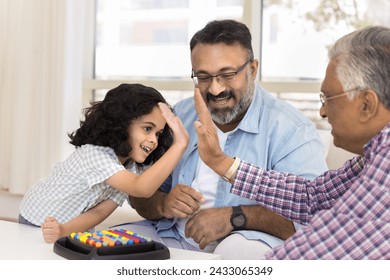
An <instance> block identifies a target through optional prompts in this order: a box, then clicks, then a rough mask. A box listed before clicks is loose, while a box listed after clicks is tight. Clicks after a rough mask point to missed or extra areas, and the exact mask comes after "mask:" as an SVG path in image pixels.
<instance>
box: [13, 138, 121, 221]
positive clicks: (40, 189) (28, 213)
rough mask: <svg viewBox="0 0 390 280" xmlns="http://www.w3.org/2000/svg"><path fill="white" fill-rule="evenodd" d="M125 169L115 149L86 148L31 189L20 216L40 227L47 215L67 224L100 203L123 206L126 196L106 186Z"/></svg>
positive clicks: (91, 146)
mask: <svg viewBox="0 0 390 280" xmlns="http://www.w3.org/2000/svg"><path fill="white" fill-rule="evenodd" d="M124 169H125V167H124V166H123V165H122V164H121V163H120V162H119V160H118V157H117V156H116V154H115V152H114V150H113V149H111V148H108V147H100V146H94V145H89V144H87V145H83V146H81V147H78V148H76V150H75V151H74V152H73V153H72V154H71V155H70V156H69V157H68V158H67V159H66V160H65V161H63V162H59V163H57V164H56V165H55V166H54V168H53V170H52V172H51V173H50V174H49V176H48V177H46V178H44V179H42V180H40V181H39V182H37V183H36V184H35V185H34V186H32V187H31V188H29V190H28V191H27V193H26V194H25V196H24V197H23V199H22V202H21V206H20V214H21V215H22V216H23V218H25V219H26V220H27V221H29V222H30V223H32V224H35V225H37V226H40V225H41V224H42V223H43V222H44V220H45V218H46V217H47V216H54V217H56V218H57V220H58V222H59V223H61V224H62V223H65V222H68V221H69V220H72V219H74V218H75V217H77V216H79V215H80V214H82V213H84V212H86V211H88V210H89V209H91V208H92V207H94V206H95V205H97V204H98V203H100V202H102V201H103V200H106V199H111V200H113V201H114V202H116V203H117V204H118V205H122V204H123V202H124V201H125V200H126V198H127V195H126V194H125V193H123V192H120V191H118V190H116V189H114V188H112V187H111V186H109V185H107V184H106V183H105V180H106V179H108V178H109V177H111V176H112V175H113V174H115V173H117V172H118V171H121V170H124Z"/></svg>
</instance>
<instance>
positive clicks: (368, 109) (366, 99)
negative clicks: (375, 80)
mask: <svg viewBox="0 0 390 280" xmlns="http://www.w3.org/2000/svg"><path fill="white" fill-rule="evenodd" d="M358 98H361V99H362V104H361V107H360V121H361V122H368V121H369V120H371V119H372V118H374V117H376V116H377V115H378V113H379V112H380V107H381V106H383V105H382V104H381V102H380V100H379V97H378V95H377V94H376V92H375V91H373V90H366V91H364V93H362V94H360V95H359V97H358Z"/></svg>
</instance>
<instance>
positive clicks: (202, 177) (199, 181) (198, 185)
mask: <svg viewBox="0 0 390 280" xmlns="http://www.w3.org/2000/svg"><path fill="white" fill-rule="evenodd" d="M217 132H218V139H219V145H220V147H221V149H222V150H223V148H224V147H225V143H226V139H227V137H228V135H229V134H230V133H232V131H230V132H227V133H223V132H222V131H221V130H219V129H218V128H217ZM219 180H220V176H219V175H218V174H217V173H215V172H214V171H213V170H212V169H210V168H209V167H208V166H207V165H206V164H205V163H204V162H203V161H202V160H201V159H199V161H198V165H197V167H196V174H195V179H194V181H193V182H192V185H191V187H193V188H194V189H195V190H196V191H198V192H200V193H202V194H203V197H204V198H205V202H203V203H202V205H201V207H200V209H207V208H213V207H214V202H215V196H216V194H217V188H218V181H219ZM188 220H189V218H187V219H179V220H178V221H177V224H176V228H177V230H178V232H179V234H180V236H181V237H183V238H184V239H186V241H187V242H188V243H190V244H192V245H193V246H195V247H199V244H198V243H196V242H195V241H194V240H192V238H186V237H185V233H184V231H185V225H186V223H187V221H188ZM211 246H213V245H211Z"/></svg>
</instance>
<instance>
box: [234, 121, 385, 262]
mask: <svg viewBox="0 0 390 280" xmlns="http://www.w3.org/2000/svg"><path fill="white" fill-rule="evenodd" d="M231 193H233V194H236V195H239V196H242V197H245V198H249V199H251V200H255V201H257V202H259V203H260V204H262V205H264V206H265V207H267V208H269V209H271V210H273V211H275V212H277V213H279V214H281V215H283V216H284V217H286V218H288V219H290V220H292V221H295V222H298V223H301V224H304V225H306V226H304V227H303V228H302V229H301V230H298V231H297V232H296V233H295V234H294V235H293V236H292V237H291V238H289V239H287V240H286V241H285V242H284V243H283V244H282V245H280V246H278V247H276V248H274V249H273V250H272V251H271V252H269V253H268V254H267V255H266V256H265V257H266V258H267V259H390V123H389V124H387V126H386V127H385V128H384V129H382V131H381V132H379V133H378V134H377V135H376V136H375V137H374V138H372V139H371V140H370V141H369V142H368V143H367V144H366V145H365V147H364V156H358V157H355V158H353V159H351V160H349V161H347V162H346V163H345V164H344V166H342V167H341V168H340V169H338V170H330V171H327V172H325V173H324V174H323V175H321V176H319V177H318V178H316V179H315V180H314V181H309V180H306V179H304V178H302V177H299V176H295V175H291V174H287V173H279V172H275V171H265V170H262V169H259V168H258V167H256V166H254V165H252V164H249V163H247V162H244V161H242V162H241V164H240V166H239V169H238V171H237V174H236V178H235V181H234V184H233V185H232V188H231Z"/></svg>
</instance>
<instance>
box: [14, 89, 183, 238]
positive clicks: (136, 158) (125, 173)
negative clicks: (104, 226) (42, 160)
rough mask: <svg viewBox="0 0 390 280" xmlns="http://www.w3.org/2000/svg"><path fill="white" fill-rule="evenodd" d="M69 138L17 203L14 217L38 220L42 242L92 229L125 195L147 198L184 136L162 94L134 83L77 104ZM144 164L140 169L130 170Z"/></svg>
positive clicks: (165, 174)
mask: <svg viewBox="0 0 390 280" xmlns="http://www.w3.org/2000/svg"><path fill="white" fill-rule="evenodd" d="M168 126H169V127H168ZM69 137H70V139H71V141H70V143H71V144H72V145H74V146H76V150H75V151H74V152H73V153H72V155H71V156H70V157H69V158H68V159H66V160H65V161H63V162H60V163H57V164H56V165H55V166H54V168H53V170H52V172H51V173H50V174H49V176H48V177H47V178H45V179H43V180H40V181H39V182H38V183H37V184H36V185H34V186H33V187H31V188H30V189H29V190H28V191H27V193H26V194H25V196H24V198H23V200H22V202H21V207H20V215H19V223H23V224H30V225H35V226H41V227H42V232H43V238H44V240H45V241H46V242H48V243H54V242H55V241H56V240H57V239H58V238H60V237H63V236H67V235H69V234H70V233H72V232H80V231H81V232H83V231H87V230H89V229H91V228H93V227H95V226H96V225H98V224H99V223H101V222H102V221H103V220H104V219H106V218H107V217H108V216H109V215H110V214H111V213H112V212H113V211H114V210H115V209H116V207H117V206H118V205H122V203H123V202H124V201H125V200H126V198H127V196H128V195H131V196H136V197H150V196H151V195H152V194H153V193H154V192H155V191H156V190H157V189H158V188H159V186H160V185H161V184H162V183H163V182H164V180H165V179H166V177H168V175H169V174H170V173H171V172H172V170H173V168H174V167H175V165H176V164H177V163H178V162H179V160H180V158H181V156H182V154H183V153H184V151H185V149H186V147H187V145H188V142H189V136H188V133H187V131H186V130H185V128H184V127H183V124H182V122H181V121H180V119H179V118H178V117H175V116H174V115H173V113H172V111H171V110H170V108H169V107H168V106H167V104H166V101H165V99H164V98H163V96H162V95H161V94H160V93H159V92H158V91H157V90H155V89H153V88H150V87H146V86H143V85H140V84H122V85H120V86H118V87H116V88H114V89H112V90H110V91H109V92H108V93H107V95H106V97H105V98H104V100H103V101H101V102H95V103H94V104H93V105H92V106H91V107H89V108H87V109H85V120H84V121H81V122H80V128H79V129H77V130H76V131H75V132H73V133H71V134H69ZM150 164H152V165H151V166H150V167H149V168H148V169H147V170H146V171H144V172H143V173H141V174H140V175H137V174H135V173H134V172H132V171H130V170H134V168H133V169H132V168H131V167H132V166H133V167H134V166H137V167H140V166H142V165H150ZM138 169H139V168H138Z"/></svg>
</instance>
